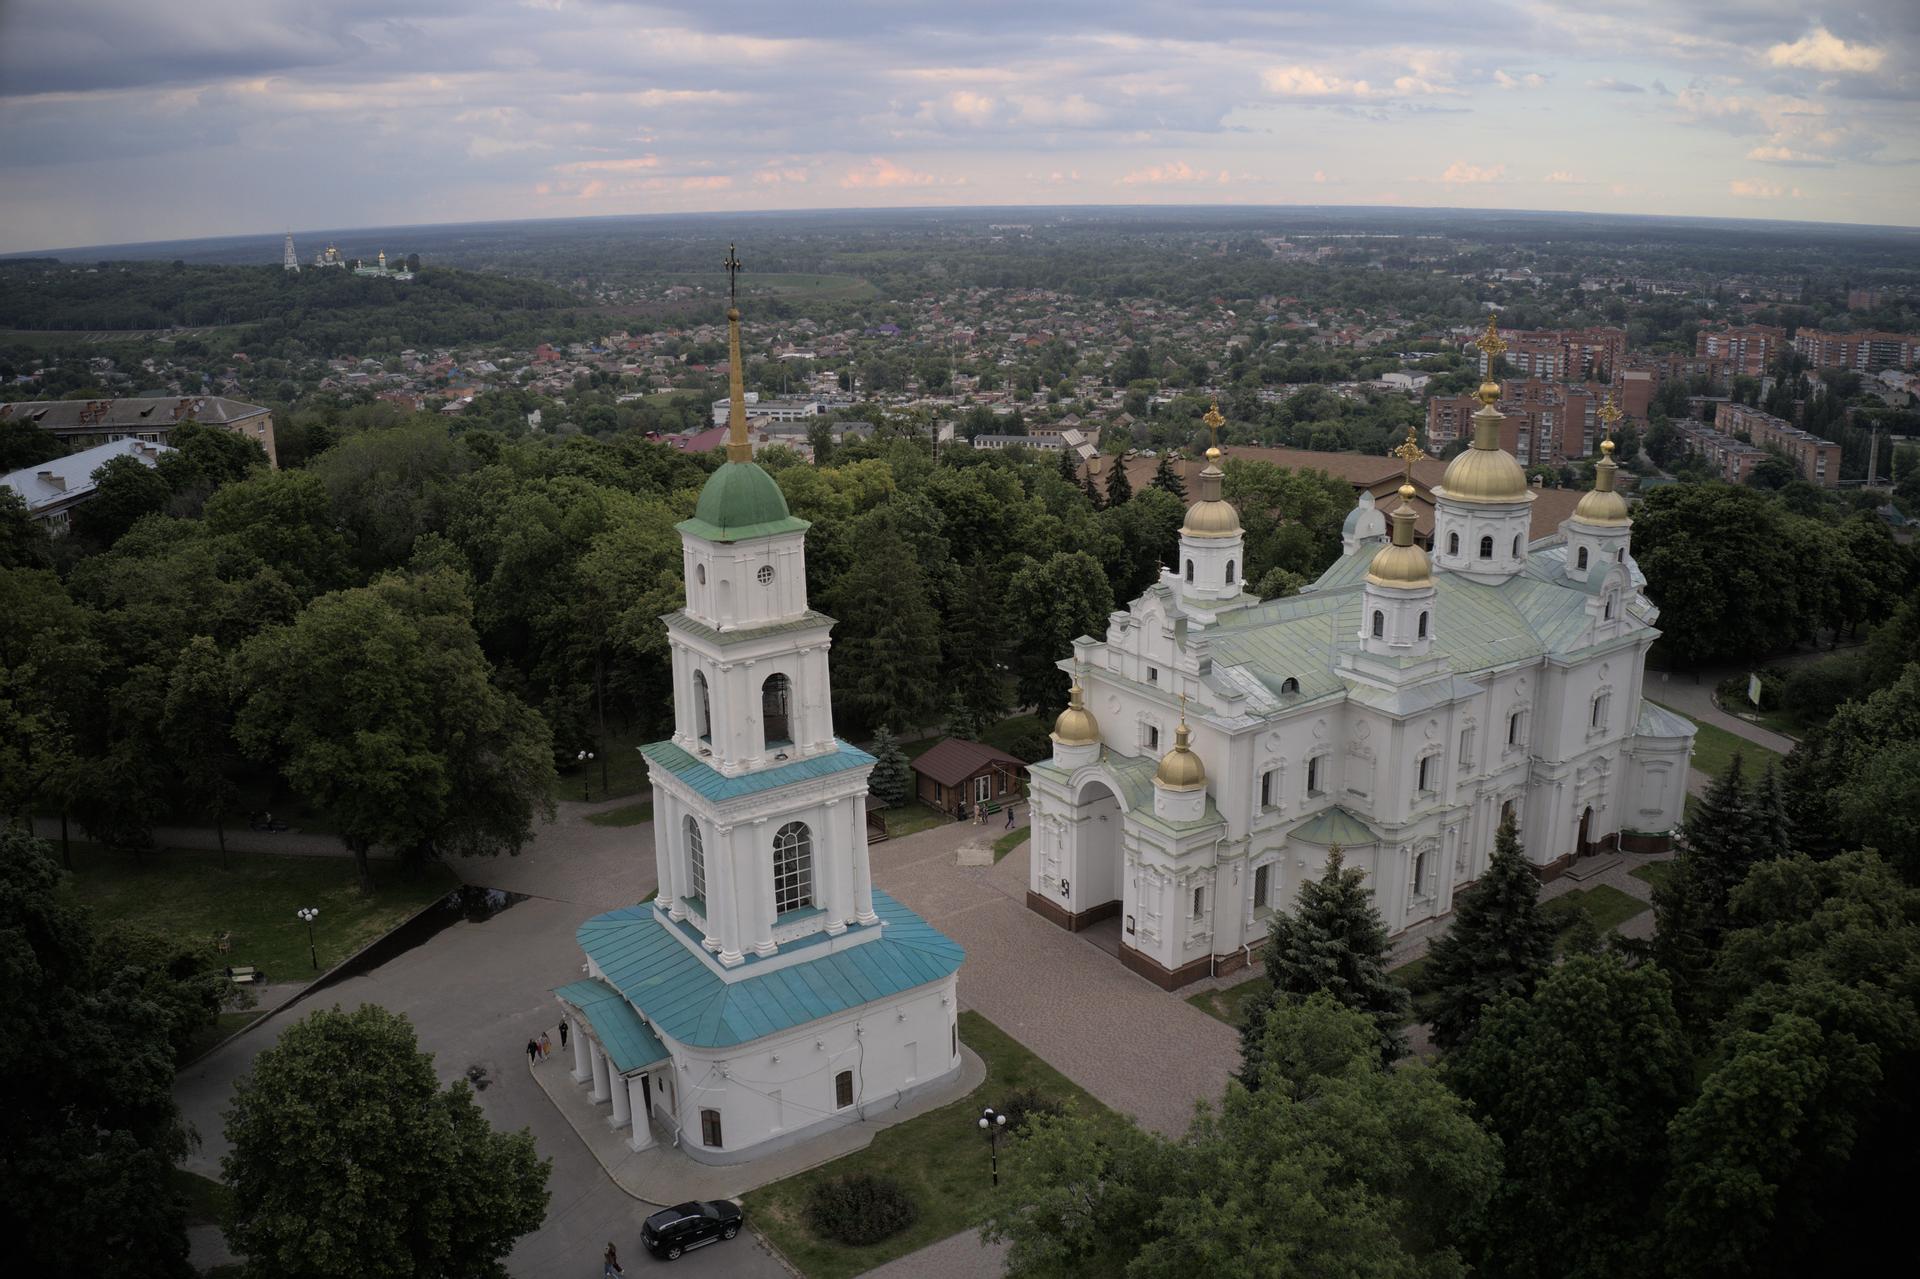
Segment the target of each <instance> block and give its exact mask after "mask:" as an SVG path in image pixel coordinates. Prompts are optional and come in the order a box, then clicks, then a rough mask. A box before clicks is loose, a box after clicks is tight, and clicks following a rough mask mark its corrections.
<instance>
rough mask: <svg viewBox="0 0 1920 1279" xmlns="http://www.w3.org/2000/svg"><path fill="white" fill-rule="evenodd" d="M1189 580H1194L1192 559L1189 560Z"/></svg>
mask: <svg viewBox="0 0 1920 1279" xmlns="http://www.w3.org/2000/svg"><path fill="white" fill-rule="evenodd" d="M1187 580H1188V581H1189V582H1191V581H1192V580H1193V561H1192V560H1188V561H1187Z"/></svg>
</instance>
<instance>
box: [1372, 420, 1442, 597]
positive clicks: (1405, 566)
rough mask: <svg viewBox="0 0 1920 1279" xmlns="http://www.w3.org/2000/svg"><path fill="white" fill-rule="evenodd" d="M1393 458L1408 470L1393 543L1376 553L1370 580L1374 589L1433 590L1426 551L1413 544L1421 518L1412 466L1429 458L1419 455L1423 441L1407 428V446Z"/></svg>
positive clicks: (1394, 521)
mask: <svg viewBox="0 0 1920 1279" xmlns="http://www.w3.org/2000/svg"><path fill="white" fill-rule="evenodd" d="M1393 454H1394V456H1395V457H1398V458H1399V459H1400V460H1401V461H1402V462H1403V463H1405V466H1406V471H1405V474H1404V475H1402V477H1401V480H1400V505H1399V506H1396V507H1395V508H1394V509H1393V514H1392V516H1391V517H1390V519H1391V522H1392V525H1393V540H1392V541H1391V542H1389V543H1388V544H1387V545H1385V546H1383V547H1381V548H1380V549H1379V550H1378V551H1376V552H1374V556H1373V562H1372V563H1371V564H1369V565H1368V566H1367V580H1368V581H1369V582H1372V583H1373V584H1374V585H1375V586H1393V587H1403V588H1404V587H1414V586H1431V585H1433V568H1432V566H1431V565H1430V564H1428V563H1427V553H1426V551H1424V550H1423V549H1421V548H1420V546H1418V545H1417V544H1416V543H1415V542H1414V540H1413V524H1414V521H1415V520H1416V519H1417V518H1419V515H1418V512H1416V511H1415V510H1414V509H1413V494H1414V488H1413V464H1414V463H1415V462H1416V461H1418V460H1419V459H1421V458H1422V457H1425V456H1426V454H1424V453H1422V452H1421V451H1420V441H1419V438H1418V436H1417V435H1416V434H1415V432H1414V429H1413V428H1412V427H1408V428H1407V438H1406V440H1405V442H1404V443H1402V444H1401V445H1400V447H1399V448H1397V449H1395V450H1393Z"/></svg>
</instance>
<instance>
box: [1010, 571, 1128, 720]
mask: <svg viewBox="0 0 1920 1279" xmlns="http://www.w3.org/2000/svg"><path fill="white" fill-rule="evenodd" d="M1112 610H1113V589H1112V588H1111V587H1110V586H1109V585H1108V584H1107V575H1106V572H1105V570H1103V569H1102V568H1101V567H1100V563H1099V561H1097V560H1095V559H1094V558H1093V557H1092V556H1091V555H1088V554H1087V553H1086V552H1085V551H1057V552H1055V553H1054V554H1053V555H1052V556H1051V557H1049V558H1048V559H1046V560H1043V561H1031V562H1029V563H1028V564H1027V565H1026V566H1025V567H1024V568H1022V569H1020V571H1019V572H1017V573H1015V574H1014V575H1013V580H1012V582H1011V583H1009V584H1008V587H1007V596H1006V612H1005V615H1006V616H1007V617H1008V618H1010V619H1013V625H1015V626H1017V627H1018V631H1017V635H1018V640H1019V646H1018V648H1017V649H1015V651H1014V654H1013V661H1012V666H1013V670H1014V679H1015V685H1016V691H1017V693H1018V696H1019V699H1020V701H1021V702H1022V703H1024V704H1026V705H1029V706H1034V707H1037V708H1039V710H1040V711H1041V713H1042V714H1053V713H1055V712H1058V711H1059V710H1060V709H1062V708H1063V707H1065V706H1066V704H1067V688H1068V684H1069V681H1068V679H1067V677H1066V674H1065V673H1064V672H1063V671H1061V670H1059V669H1058V668H1057V667H1056V666H1055V665H1054V663H1056V662H1058V661H1059V660H1060V659H1061V658H1062V657H1065V656H1067V655H1068V654H1070V653H1072V652H1073V641H1074V640H1075V639H1078V638H1079V637H1080V636H1082V635H1104V634H1106V630H1107V614H1108V613H1110V612H1111V611H1112Z"/></svg>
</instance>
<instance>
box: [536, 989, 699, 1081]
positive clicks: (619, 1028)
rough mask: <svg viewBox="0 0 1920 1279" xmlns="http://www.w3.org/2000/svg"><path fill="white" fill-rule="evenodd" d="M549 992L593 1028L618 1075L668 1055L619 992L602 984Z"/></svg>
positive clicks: (645, 1065) (660, 1059)
mask: <svg viewBox="0 0 1920 1279" xmlns="http://www.w3.org/2000/svg"><path fill="white" fill-rule="evenodd" d="M553 993H554V994H556V995H558V996H560V998H561V999H564V1000H565V1001H566V1002H567V1003H569V1004H571V1005H573V1008H574V1011H575V1012H577V1013H579V1014H580V1016H582V1017H584V1018H586V1020H587V1022H588V1024H589V1025H591V1026H592V1027H593V1034H594V1038H596V1039H598V1040H599V1041H600V1046H601V1047H602V1048H604V1049H606V1050H607V1056H609V1057H611V1058H613V1068H614V1070H616V1071H618V1072H619V1073H620V1074H623V1075H624V1074H627V1073H628V1072H629V1071H634V1070H645V1069H646V1068H647V1067H648V1066H657V1065H659V1064H660V1063H661V1062H663V1061H666V1060H667V1059H668V1057H670V1056H671V1055H672V1054H670V1053H668V1052H667V1046H666V1045H665V1044H663V1043H661V1042H660V1036H658V1035H656V1034H654V1033H653V1031H652V1030H651V1029H649V1028H648V1026H647V1023H646V1022H644V1021H642V1020H641V1019H640V1014H639V1013H637V1012H635V1011H633V1005H632V1004H629V1003H628V1002H627V1001H626V1000H625V999H623V998H621V996H620V992H619V991H617V990H615V989H614V988H613V987H611V986H609V985H607V983H605V982H603V981H576V982H570V983H568V984H567V985H565V986H556V987H554V990H553Z"/></svg>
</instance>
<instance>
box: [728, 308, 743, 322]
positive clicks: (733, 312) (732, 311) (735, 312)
mask: <svg viewBox="0 0 1920 1279" xmlns="http://www.w3.org/2000/svg"><path fill="white" fill-rule="evenodd" d="M727 318H728V319H729V320H738V319H739V318H740V308H739V307H737V306H730V307H728V308H727Z"/></svg>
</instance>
